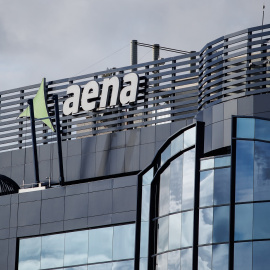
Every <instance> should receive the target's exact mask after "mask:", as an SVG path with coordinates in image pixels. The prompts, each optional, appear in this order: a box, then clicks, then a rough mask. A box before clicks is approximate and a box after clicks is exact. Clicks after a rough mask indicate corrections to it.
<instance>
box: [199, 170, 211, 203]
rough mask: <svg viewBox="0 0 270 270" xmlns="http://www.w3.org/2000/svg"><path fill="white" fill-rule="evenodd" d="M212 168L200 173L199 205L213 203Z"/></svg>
mask: <svg viewBox="0 0 270 270" xmlns="http://www.w3.org/2000/svg"><path fill="white" fill-rule="evenodd" d="M213 190H214V170H209V171H203V172H201V174H200V207H203V206H208V205H213Z"/></svg>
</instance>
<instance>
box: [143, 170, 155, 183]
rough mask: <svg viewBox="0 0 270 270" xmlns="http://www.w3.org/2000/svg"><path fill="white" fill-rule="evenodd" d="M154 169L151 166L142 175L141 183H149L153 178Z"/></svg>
mask: <svg viewBox="0 0 270 270" xmlns="http://www.w3.org/2000/svg"><path fill="white" fill-rule="evenodd" d="M153 175H154V170H153V168H151V169H150V170H149V171H148V172H146V173H145V174H144V175H143V185H150V184H151V182H152V180H153Z"/></svg>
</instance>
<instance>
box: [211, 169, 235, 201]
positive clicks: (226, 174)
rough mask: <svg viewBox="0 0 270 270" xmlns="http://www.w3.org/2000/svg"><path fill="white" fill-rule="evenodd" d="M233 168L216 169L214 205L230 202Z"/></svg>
mask: <svg viewBox="0 0 270 270" xmlns="http://www.w3.org/2000/svg"><path fill="white" fill-rule="evenodd" d="M230 172H231V169H230V168H224V169H216V170H215V174H214V205H220V204H228V203H230V182H231V181H230V178H231V175H230Z"/></svg>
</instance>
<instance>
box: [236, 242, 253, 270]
mask: <svg viewBox="0 0 270 270" xmlns="http://www.w3.org/2000/svg"><path fill="white" fill-rule="evenodd" d="M234 270H252V242H246V243H235V244H234Z"/></svg>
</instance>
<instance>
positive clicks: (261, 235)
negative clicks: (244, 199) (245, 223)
mask: <svg viewBox="0 0 270 270" xmlns="http://www.w3.org/2000/svg"><path fill="white" fill-rule="evenodd" d="M253 207H254V221H253V223H254V224H253V226H254V227H253V238H254V239H265V238H270V202H267V203H254V205H253Z"/></svg>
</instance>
